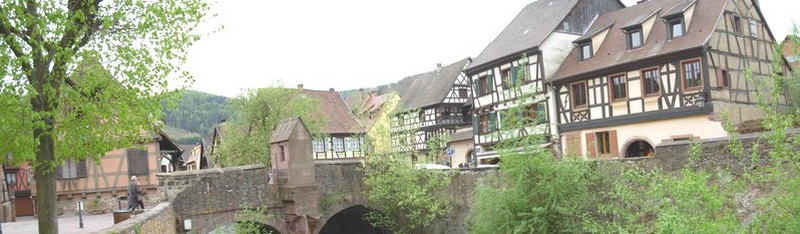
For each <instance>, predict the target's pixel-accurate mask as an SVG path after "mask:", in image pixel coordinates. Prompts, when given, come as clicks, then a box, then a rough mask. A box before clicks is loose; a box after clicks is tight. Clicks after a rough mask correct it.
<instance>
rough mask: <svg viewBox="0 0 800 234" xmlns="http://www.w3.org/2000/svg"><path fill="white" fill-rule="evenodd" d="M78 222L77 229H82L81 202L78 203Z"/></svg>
mask: <svg viewBox="0 0 800 234" xmlns="http://www.w3.org/2000/svg"><path fill="white" fill-rule="evenodd" d="M78 221H79V223H78V224H79V227H80V228H83V201H79V202H78Z"/></svg>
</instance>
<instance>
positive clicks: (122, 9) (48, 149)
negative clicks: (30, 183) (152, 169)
mask: <svg viewBox="0 0 800 234" xmlns="http://www.w3.org/2000/svg"><path fill="white" fill-rule="evenodd" d="M208 9H209V6H208V4H206V3H204V2H202V1H200V0H185V1H143V0H127V1H111V2H107V1H101V0H65V1H36V0H25V1H8V0H4V1H1V2H0V77H1V78H0V102H2V106H3V108H4V111H3V112H4V113H2V114H0V125H2V127H0V128H1V129H0V141H1V142H4V143H3V144H0V151H2V152H10V153H11V154H13V159H12V162H13V163H19V162H30V163H31V164H32V166H33V168H34V172H35V177H36V191H37V198H36V199H37V201H36V204H37V208H38V209H37V210H38V215H39V218H38V222H39V231H40V232H41V233H57V232H58V225H57V220H56V191H55V185H56V184H55V183H56V175H55V173H54V168H55V167H56V166H57V165H60V164H61V163H63V161H64V160H65V159H67V158H72V159H76V160H77V159H83V158H86V157H92V158H94V159H98V158H99V157H100V155H101V154H103V153H105V152H106V151H109V150H110V149H113V148H115V147H127V146H130V145H132V143H134V142H136V141H137V140H140V139H142V137H144V136H143V134H141V131H143V130H152V129H153V123H155V122H156V121H157V120H159V119H160V118H161V117H162V114H161V106H160V105H159V103H160V101H162V100H164V99H165V98H167V97H168V96H169V95H170V94H171V92H170V91H169V88H168V86H167V83H168V77H171V78H178V80H179V81H186V80H189V79H190V78H189V76H188V74H186V73H181V72H180V69H179V63H181V62H182V61H184V60H185V56H186V48H188V47H189V46H190V45H191V44H192V43H193V42H195V41H197V40H198V39H199V35H197V34H195V33H194V32H193V30H194V29H195V28H196V27H197V25H198V23H200V22H201V21H203V19H204V17H205V16H206V11H207V10H208ZM81 64H84V65H83V67H81ZM2 158H4V157H2ZM95 161H99V160H95Z"/></svg>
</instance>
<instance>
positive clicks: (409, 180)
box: [364, 154, 451, 233]
mask: <svg viewBox="0 0 800 234" xmlns="http://www.w3.org/2000/svg"><path fill="white" fill-rule="evenodd" d="M365 170H366V175H367V176H366V177H365V179H364V184H365V185H366V186H367V188H368V191H367V198H368V199H369V201H370V205H371V206H372V207H371V208H374V209H376V210H377V211H375V212H370V213H368V214H367V215H366V219H367V221H369V222H370V223H372V224H373V226H376V227H382V228H387V229H390V230H392V231H394V232H396V233H420V232H422V230H424V228H425V227H427V226H428V225H430V224H431V222H433V221H434V220H435V219H437V218H439V217H441V216H442V215H443V214H444V213H445V211H446V209H447V204H448V203H447V201H446V200H445V199H443V198H442V197H441V196H438V195H437V193H438V192H439V191H441V190H442V189H444V188H446V187H447V186H448V185H450V178H451V175H450V174H448V173H446V172H441V171H435V170H426V169H421V168H415V167H414V166H412V165H411V164H410V163H409V160H408V156H407V155H401V154H388V155H381V156H378V155H371V156H369V157H367V161H366V167H365Z"/></svg>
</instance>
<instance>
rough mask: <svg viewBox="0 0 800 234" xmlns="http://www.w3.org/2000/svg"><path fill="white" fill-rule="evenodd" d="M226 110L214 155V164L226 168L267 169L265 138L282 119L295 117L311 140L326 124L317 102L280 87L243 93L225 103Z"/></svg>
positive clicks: (268, 160)
mask: <svg viewBox="0 0 800 234" xmlns="http://www.w3.org/2000/svg"><path fill="white" fill-rule="evenodd" d="M229 108H230V109H231V110H232V111H233V112H234V113H233V117H232V119H231V120H229V121H227V122H226V125H225V127H224V128H225V130H224V131H225V137H226V138H225V143H224V144H222V145H221V147H220V153H219V154H217V155H215V157H217V158H216V159H215V160H216V162H215V163H217V164H218V165H221V166H226V167H227V166H240V165H248V164H255V163H262V164H265V165H270V157H269V152H270V151H269V138H270V137H271V136H272V130H273V128H275V125H277V124H278V122H280V121H281V120H283V119H285V118H289V117H293V116H299V117H300V118H301V119H302V120H303V123H305V125H306V127H307V128H308V130H309V131H310V132H311V134H312V135H314V136H315V137H322V135H321V134H320V132H321V129H322V128H323V126H326V125H327V123H328V120H327V117H325V114H324V113H322V111H321V108H320V101H319V100H317V99H314V98H311V97H307V96H305V95H303V94H302V93H301V92H300V91H299V90H296V89H288V88H284V87H282V86H281V85H280V84H278V85H273V86H272V87H269V88H263V89H254V90H248V91H245V93H243V94H242V95H241V96H240V97H238V98H235V99H231V100H229Z"/></svg>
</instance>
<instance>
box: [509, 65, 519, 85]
mask: <svg viewBox="0 0 800 234" xmlns="http://www.w3.org/2000/svg"><path fill="white" fill-rule="evenodd" d="M517 71H518V70H517V67H511V84H513V85H514V86H517V83H518V79H519V76H518V75H517Z"/></svg>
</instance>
